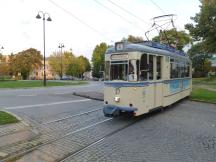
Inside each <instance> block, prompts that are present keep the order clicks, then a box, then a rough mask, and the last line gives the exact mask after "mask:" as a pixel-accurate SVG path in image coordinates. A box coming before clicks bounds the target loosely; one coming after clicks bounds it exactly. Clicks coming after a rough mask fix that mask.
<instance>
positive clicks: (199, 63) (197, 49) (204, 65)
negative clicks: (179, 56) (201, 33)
mask: <svg viewBox="0 0 216 162" xmlns="http://www.w3.org/2000/svg"><path fill="white" fill-rule="evenodd" d="M203 46H205V45H204V44H203V43H202V42H199V43H196V44H194V45H192V47H191V48H190V49H189V50H188V55H189V57H190V58H191V60H192V65H193V68H194V76H195V77H204V76H206V75H207V73H208V72H209V71H210V69H211V62H210V61H209V59H210V58H211V57H212V56H211V55H210V54H208V53H206V51H205V49H204V47H203Z"/></svg>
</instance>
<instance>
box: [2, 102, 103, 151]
mask: <svg viewBox="0 0 216 162" xmlns="http://www.w3.org/2000/svg"><path fill="white" fill-rule="evenodd" d="M94 106H98V105H94ZM92 107H93V106H92ZM99 110H102V108H97V109H93V110H91V111H85V112H82V113H78V114H75V115H71V116H67V117H64V118H59V119H56V120H53V121H49V122H48V123H42V124H41V123H38V122H37V121H35V120H33V119H31V118H29V117H28V116H26V115H25V117H24V118H25V119H26V120H28V121H30V122H31V123H32V124H33V125H34V127H33V129H34V132H35V131H38V132H39V134H38V135H36V136H34V137H31V138H30V139H27V140H23V141H19V142H17V143H12V144H9V145H7V146H3V147H0V150H1V151H3V152H5V151H6V152H7V153H8V154H9V155H11V154H16V152H22V150H26V149H27V150H31V149H33V150H34V149H36V148H37V147H36V146H38V147H40V146H42V145H41V144H47V143H49V142H52V141H53V140H58V139H61V137H62V135H64V134H65V133H67V135H69V134H68V133H69V130H70V132H71V129H72V130H73V131H74V133H75V132H76V131H77V130H78V131H79V129H81V128H82V127H83V126H84V125H86V124H89V123H95V122H96V123H98V121H99V122H101V119H103V118H105V117H103V115H102V114H100V115H101V116H99V117H98V115H97V114H94V113H97V112H98V111H99ZM92 113H93V114H92ZM83 115H85V117H84V118H83V119H81V120H84V121H81V123H80V122H79V123H78V124H77V123H76V120H75V119H77V118H75V117H80V116H83ZM86 115H90V117H86ZM102 117H103V118H102ZM71 119H73V121H74V122H70V123H75V125H74V124H69V125H67V127H63V128H57V129H55V130H53V129H52V128H50V127H49V126H50V125H53V124H55V123H59V122H61V121H65V120H71ZM78 120H80V119H78ZM13 133H16V132H13ZM35 145H36V146H35ZM27 152H28V151H27Z"/></svg>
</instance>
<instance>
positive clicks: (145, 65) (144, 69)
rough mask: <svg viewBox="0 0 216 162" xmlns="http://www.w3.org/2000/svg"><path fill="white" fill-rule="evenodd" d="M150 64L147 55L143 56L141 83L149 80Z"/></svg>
mask: <svg viewBox="0 0 216 162" xmlns="http://www.w3.org/2000/svg"><path fill="white" fill-rule="evenodd" d="M147 73H148V62H147V54H143V55H142V56H141V60H140V81H144V80H147Z"/></svg>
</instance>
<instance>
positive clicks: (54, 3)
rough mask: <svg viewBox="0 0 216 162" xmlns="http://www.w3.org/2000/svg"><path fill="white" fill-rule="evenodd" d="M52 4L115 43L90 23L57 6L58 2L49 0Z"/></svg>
mask: <svg viewBox="0 0 216 162" xmlns="http://www.w3.org/2000/svg"><path fill="white" fill-rule="evenodd" d="M48 1H49V2H50V3H52V4H53V5H54V6H56V7H57V8H59V9H61V10H62V11H64V12H65V13H67V14H68V15H70V16H71V17H73V18H74V19H76V20H77V21H78V22H80V23H81V24H83V25H84V26H86V27H88V28H89V29H91V30H92V31H94V32H96V33H97V34H99V35H101V36H103V37H104V38H106V39H109V40H110V41H111V42H113V40H112V39H110V38H109V37H107V36H106V35H105V34H103V33H102V32H101V31H99V30H97V29H96V28H94V27H92V26H91V25H89V24H88V23H86V22H85V21H83V20H82V19H80V18H79V17H78V16H76V15H74V14H73V13H72V12H70V11H68V10H67V9H65V8H64V7H62V6H60V5H59V4H57V3H56V2H54V1H53V0H48Z"/></svg>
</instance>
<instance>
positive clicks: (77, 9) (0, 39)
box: [0, 0, 200, 59]
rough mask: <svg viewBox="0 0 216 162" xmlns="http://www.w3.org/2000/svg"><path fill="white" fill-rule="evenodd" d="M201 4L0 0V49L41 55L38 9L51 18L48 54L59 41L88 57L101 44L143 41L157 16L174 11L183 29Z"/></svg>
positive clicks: (150, 0)
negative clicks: (136, 38) (30, 50)
mask: <svg viewBox="0 0 216 162" xmlns="http://www.w3.org/2000/svg"><path fill="white" fill-rule="evenodd" d="M112 2H114V3H115V4H117V5H118V6H120V7H121V8H122V9H121V8H119V7H117V6H116V5H115V4H113V3H112ZM199 5H200V2H199V0H189V1H188V0H178V1H177V0H0V20H1V25H0V46H3V47H4V50H2V51H0V52H1V53H3V54H10V53H18V52H20V51H23V50H26V49H28V48H36V49H37V50H39V51H41V52H42V54H43V21H42V19H36V18H35V17H36V15H37V14H38V11H43V12H46V13H48V14H49V15H50V17H51V19H52V21H51V22H49V21H46V22H45V25H46V27H45V33H46V56H49V55H50V54H52V53H53V52H56V51H59V48H58V45H59V43H63V44H64V45H65V48H63V50H70V49H72V51H73V53H74V54H75V55H76V56H79V55H84V56H85V57H87V58H89V59H91V56H92V52H93V50H94V48H95V46H96V45H97V44H100V43H101V42H105V43H107V44H109V45H113V44H114V42H117V41H120V40H121V39H122V38H124V37H127V36H128V35H135V36H142V37H143V38H144V39H145V32H146V31H147V30H148V29H149V28H150V27H151V25H152V23H153V22H152V18H153V17H155V16H159V15H164V14H176V15H177V16H176V17H175V25H176V27H177V29H178V30H183V29H184V24H186V23H189V22H192V21H191V20H190V17H191V16H195V14H196V13H198V12H199ZM123 9H124V10H123ZM125 10H126V11H127V12H125ZM131 13H132V14H131ZM46 18H47V15H46ZM151 36H154V33H152V34H151Z"/></svg>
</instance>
